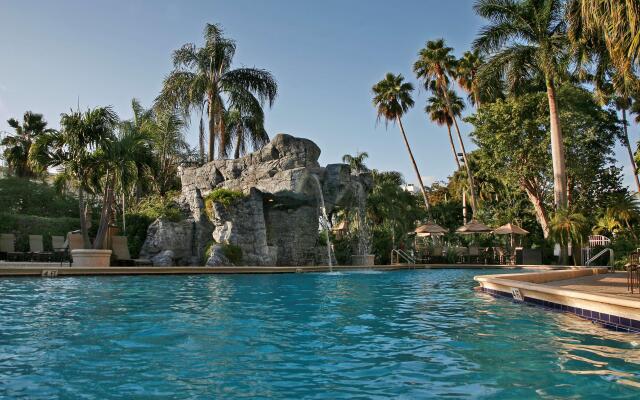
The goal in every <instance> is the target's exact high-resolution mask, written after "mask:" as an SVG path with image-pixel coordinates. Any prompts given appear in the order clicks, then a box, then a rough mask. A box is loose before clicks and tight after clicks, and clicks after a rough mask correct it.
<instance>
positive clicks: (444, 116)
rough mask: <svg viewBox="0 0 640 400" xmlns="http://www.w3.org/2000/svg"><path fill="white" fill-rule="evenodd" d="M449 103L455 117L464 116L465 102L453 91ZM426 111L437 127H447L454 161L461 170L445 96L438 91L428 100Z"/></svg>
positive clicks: (450, 91)
mask: <svg viewBox="0 0 640 400" xmlns="http://www.w3.org/2000/svg"><path fill="white" fill-rule="evenodd" d="M448 95H449V101H450V103H451V108H452V111H453V114H454V115H455V116H458V117H459V116H460V115H461V114H462V110H464V101H462V99H461V98H460V97H458V95H456V93H455V92H454V91H453V90H449V93H448ZM424 111H425V112H426V113H427V114H429V118H430V119H431V121H432V122H435V123H436V124H437V125H440V126H443V125H446V126H447V131H448V133H449V144H450V145H451V152H452V153H453V159H454V160H455V162H456V165H457V166H458V169H460V160H459V159H458V152H457V150H456V146H455V144H454V143H453V136H452V135H451V125H453V119H452V118H451V114H452V113H451V112H449V107H448V106H447V102H446V100H445V99H444V96H443V95H442V94H441V93H440V92H439V91H437V92H436V93H435V96H431V97H429V100H427V105H426V106H425V108H424Z"/></svg>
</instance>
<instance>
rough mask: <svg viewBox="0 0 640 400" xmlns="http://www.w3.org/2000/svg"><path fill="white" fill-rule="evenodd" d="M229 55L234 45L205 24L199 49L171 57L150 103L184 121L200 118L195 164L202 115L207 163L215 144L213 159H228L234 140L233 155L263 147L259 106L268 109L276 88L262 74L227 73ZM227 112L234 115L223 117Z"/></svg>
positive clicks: (247, 70) (188, 48) (248, 71)
mask: <svg viewBox="0 0 640 400" xmlns="http://www.w3.org/2000/svg"><path fill="white" fill-rule="evenodd" d="M235 52H236V43H235V41H233V40H232V39H229V38H228V37H226V36H224V33H223V31H222V27H221V26H220V25H217V24H207V25H206V26H205V29H204V45H203V46H202V47H197V46H196V45H195V44H193V43H187V44H185V45H183V46H182V47H181V48H179V49H178V50H176V51H175V52H174V53H173V65H174V70H173V71H172V72H171V73H170V74H169V75H168V76H167V77H166V79H165V81H164V84H163V88H162V92H161V93H160V95H159V96H158V98H157V100H156V103H157V106H158V107H160V108H162V109H175V110H179V111H180V112H181V113H182V114H183V115H184V116H185V117H188V116H190V115H191V114H192V113H193V112H194V111H195V112H198V113H199V114H200V127H201V129H200V140H199V145H200V158H201V159H204V122H203V120H202V119H203V116H204V113H205V112H206V115H207V118H208V121H209V122H208V126H209V139H208V142H209V146H208V160H209V161H211V160H213V159H214V157H215V146H216V143H218V156H219V157H220V158H224V157H226V156H227V155H228V153H229V151H230V149H231V147H232V146H233V143H232V139H233V138H234V135H235V138H236V142H237V143H236V149H237V150H236V155H239V154H240V153H242V152H243V151H244V149H245V147H244V146H245V143H247V141H250V142H251V143H253V144H254V145H255V146H261V145H263V144H264V143H265V137H266V132H265V131H264V127H263V121H264V115H263V110H262V107H263V105H264V104H265V103H267V104H268V105H269V106H271V105H273V102H274V100H275V98H276V95H277V93H278V85H277V83H276V80H275V78H274V77H273V75H271V73H270V72H268V71H266V70H263V69H257V68H244V67H243V68H235V69H233V68H232V64H233V57H234V55H235ZM231 111H233V112H234V113H236V114H237V115H233V116H229V115H228V113H229V112H231ZM229 124H231V126H229ZM228 129H230V130H231V131H230V132H229V131H228ZM238 147H240V150H238Z"/></svg>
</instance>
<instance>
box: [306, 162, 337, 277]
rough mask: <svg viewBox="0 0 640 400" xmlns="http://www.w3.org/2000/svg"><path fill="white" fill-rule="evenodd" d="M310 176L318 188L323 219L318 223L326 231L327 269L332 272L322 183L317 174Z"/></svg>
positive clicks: (327, 218)
mask: <svg viewBox="0 0 640 400" xmlns="http://www.w3.org/2000/svg"><path fill="white" fill-rule="evenodd" d="M311 176H312V177H313V180H314V181H315V183H316V187H317V188H318V193H319V194H320V209H321V210H322V217H323V218H324V220H323V219H320V221H321V222H320V223H321V224H322V225H323V228H324V229H325V230H326V232H327V256H328V259H329V271H330V272H333V262H332V260H331V238H330V237H329V228H330V226H329V217H328V216H327V208H326V207H325V204H324V195H323V194H322V185H321V184H320V179H318V176H317V175H315V174H311Z"/></svg>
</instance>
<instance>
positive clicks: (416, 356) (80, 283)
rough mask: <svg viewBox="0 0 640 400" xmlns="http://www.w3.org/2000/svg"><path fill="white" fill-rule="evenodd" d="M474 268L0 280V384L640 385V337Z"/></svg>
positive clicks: (76, 392) (528, 390)
mask: <svg viewBox="0 0 640 400" xmlns="http://www.w3.org/2000/svg"><path fill="white" fill-rule="evenodd" d="M498 272H500V273H504V271H492V270H488V271H483V272H482V273H498ZM478 273H479V272H478V271H473V270H416V271H395V272H383V273H375V272H374V273H355V272H354V273H341V274H335V275H332V274H286V275H231V276H217V275H192V276H120V277H82V278H57V279H41V278H0V398H11V399H14V398H16V399H20V398H24V399H27V398H28V399H51V398H61V399H75V398H84V399H112V398H113V399H116V398H122V399H131V398H145V399H152V398H176V399H209V398H324V399H334V398H389V397H393V398H412V399H413V398H431V397H444V396H447V397H450V398H516V399H523V398H532V397H543V398H544V397H548V398H557V397H565V396H567V397H569V396H576V397H579V398H603V396H607V397H609V398H637V397H638V396H640V336H638V335H634V334H629V333H616V332H612V331H608V330H606V329H604V328H601V327H599V326H597V325H594V324H592V323H590V322H588V321H585V320H582V319H579V318H578V317H575V316H571V315H566V314H561V313H554V312H549V311H548V310H544V309H541V308H537V307H532V306H528V305H523V304H516V303H512V302H510V301H509V300H505V299H496V298H493V297H491V296H490V295H487V294H484V293H479V292H475V291H473V290H472V288H473V287H474V286H475V282H474V281H473V276H474V275H477V274H478Z"/></svg>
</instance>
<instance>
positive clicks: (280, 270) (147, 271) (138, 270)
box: [0, 261, 569, 276]
mask: <svg viewBox="0 0 640 400" xmlns="http://www.w3.org/2000/svg"><path fill="white" fill-rule="evenodd" d="M518 268H527V269H536V270H552V269H566V268H569V267H562V266H550V265H491V264H489V265H487V264H398V265H375V266H355V265H346V266H345V265H340V266H334V267H332V268H329V266H326V265H324V266H290V267H261V266H246V267H148V266H138V267H106V268H104V267H103V268H82V267H71V266H69V264H68V263H66V264H64V265H61V264H60V263H33V262H2V261H0V276H82V275H87V276H90V275H181V274H285V273H306V272H329V271H330V270H333V271H354V270H355V271H358V270H372V269H373V270H379V271H394V270H403V269H518ZM51 271H55V272H51Z"/></svg>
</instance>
